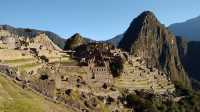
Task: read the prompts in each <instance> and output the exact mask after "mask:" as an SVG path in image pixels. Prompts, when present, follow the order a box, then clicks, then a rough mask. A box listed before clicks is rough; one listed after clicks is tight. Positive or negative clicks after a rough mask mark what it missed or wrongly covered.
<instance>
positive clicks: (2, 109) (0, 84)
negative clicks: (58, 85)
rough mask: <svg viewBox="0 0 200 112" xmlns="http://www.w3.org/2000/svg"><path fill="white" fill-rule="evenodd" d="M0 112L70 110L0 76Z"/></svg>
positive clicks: (62, 111) (60, 111)
mask: <svg viewBox="0 0 200 112" xmlns="http://www.w3.org/2000/svg"><path fill="white" fill-rule="evenodd" d="M0 112H71V110H70V109H67V108H65V107H63V106H61V105H59V104H54V103H52V102H49V101H47V100H45V99H44V98H42V97H41V96H38V95H36V94H35V93H33V92H31V91H28V90H24V89H22V88H21V87H19V86H17V85H16V84H15V83H13V82H12V81H10V80H7V79H6V78H5V77H3V76H2V74H0Z"/></svg>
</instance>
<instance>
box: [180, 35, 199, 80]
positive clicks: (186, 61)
mask: <svg viewBox="0 0 200 112" xmlns="http://www.w3.org/2000/svg"><path fill="white" fill-rule="evenodd" d="M177 45H178V49H179V54H180V57H181V61H182V63H183V65H184V68H185V69H186V71H187V72H188V74H189V75H190V77H191V78H193V79H196V80H199V81H200V71H199V66H200V59H199V57H200V42H198V41H186V40H185V39H184V38H183V37H177Z"/></svg>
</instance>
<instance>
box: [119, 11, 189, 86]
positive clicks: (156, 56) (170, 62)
mask: <svg viewBox="0 0 200 112" xmlns="http://www.w3.org/2000/svg"><path fill="white" fill-rule="evenodd" d="M119 47H120V48H121V49H123V50H125V51H128V52H130V54H132V55H138V56H141V57H142V58H143V59H144V60H145V61H146V62H147V66H148V67H156V68H158V69H161V70H163V71H165V72H166V73H167V74H168V75H169V76H170V78H171V79H172V80H173V81H178V82H182V84H184V85H185V86H188V85H190V84H189V79H188V77H187V75H186V73H185V71H184V68H183V66H182V64H181V62H180V59H179V55H178V49H177V44H176V38H175V37H174V35H173V34H172V33H171V32H169V31H168V30H167V29H166V28H165V26H164V25H162V24H161V23H160V22H159V21H158V20H157V18H156V17H155V15H154V14H153V13H152V12H150V11H146V12H143V13H142V14H141V15H139V16H138V17H137V18H136V19H134V20H133V22H132V23H131V25H130V26H129V28H128V29H127V31H126V32H125V33H124V38H123V39H122V40H121V41H120V43H119Z"/></svg>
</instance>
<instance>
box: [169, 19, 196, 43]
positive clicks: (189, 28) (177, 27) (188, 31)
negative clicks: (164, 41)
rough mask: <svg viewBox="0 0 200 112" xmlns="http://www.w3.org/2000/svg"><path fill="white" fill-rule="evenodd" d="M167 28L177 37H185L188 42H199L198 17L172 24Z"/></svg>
mask: <svg viewBox="0 0 200 112" xmlns="http://www.w3.org/2000/svg"><path fill="white" fill-rule="evenodd" d="M168 28H169V30H170V31H172V32H173V33H174V34H175V35H177V36H182V37H187V39H188V40H190V41H200V31H199V29H200V16H198V17H196V18H193V19H189V20H187V21H185V22H181V23H175V24H172V25H170V26H169V27H168Z"/></svg>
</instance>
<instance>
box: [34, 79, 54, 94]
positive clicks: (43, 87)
mask: <svg viewBox="0 0 200 112" xmlns="http://www.w3.org/2000/svg"><path fill="white" fill-rule="evenodd" d="M31 86H32V88H33V89H35V90H36V91H38V92H40V93H42V94H43V95H45V96H48V97H52V98H53V97H54V96H55V95H56V87H55V81H54V80H41V79H39V80H37V81H34V82H31Z"/></svg>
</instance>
